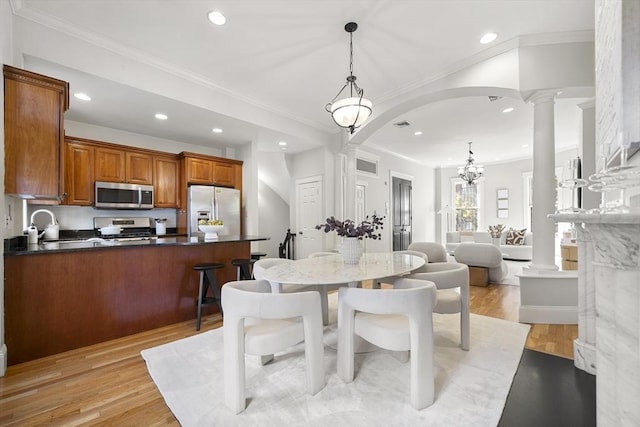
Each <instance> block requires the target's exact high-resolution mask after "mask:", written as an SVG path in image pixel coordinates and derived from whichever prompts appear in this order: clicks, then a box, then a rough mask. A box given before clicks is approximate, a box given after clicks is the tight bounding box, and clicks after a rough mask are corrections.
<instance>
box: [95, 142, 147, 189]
mask: <svg viewBox="0 0 640 427" xmlns="http://www.w3.org/2000/svg"><path fill="white" fill-rule="evenodd" d="M95 180H96V181H107V182H128V183H131V184H147V185H151V184H153V156H151V155H150V154H146V153H141V152H137V151H127V150H119V149H114V148H107V147H96V153H95Z"/></svg>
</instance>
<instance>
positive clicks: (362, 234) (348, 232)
mask: <svg viewBox="0 0 640 427" xmlns="http://www.w3.org/2000/svg"><path fill="white" fill-rule="evenodd" d="M383 219H384V217H379V216H377V215H375V214H374V215H371V219H369V216H368V215H367V217H366V218H365V220H364V221H362V222H361V223H360V224H359V225H356V223H355V222H354V221H353V220H351V219H345V220H344V221H340V220H339V219H336V218H335V217H333V216H331V217H330V218H327V220H326V222H325V223H324V224H318V225H316V230H323V229H324V232H325V233H328V232H330V231H335V232H336V234H337V235H338V236H342V237H357V238H358V240H362V239H364V238H367V237H368V238H370V239H374V240H375V239H380V238H381V235H380V232H378V231H377V230H382V225H383V224H382V220H383Z"/></svg>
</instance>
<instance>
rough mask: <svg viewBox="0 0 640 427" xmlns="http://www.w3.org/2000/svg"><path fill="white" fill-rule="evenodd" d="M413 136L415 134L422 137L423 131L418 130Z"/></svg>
mask: <svg viewBox="0 0 640 427" xmlns="http://www.w3.org/2000/svg"><path fill="white" fill-rule="evenodd" d="M413 134H414V135H415V136H420V135H422V131H421V130H418V131H415V132H414V133H413Z"/></svg>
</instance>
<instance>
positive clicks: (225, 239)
mask: <svg viewBox="0 0 640 427" xmlns="http://www.w3.org/2000/svg"><path fill="white" fill-rule="evenodd" d="M259 240H269V237H263V236H245V235H242V236H237V235H236V236H219V237H218V238H217V239H215V240H205V239H204V236H193V237H191V238H189V237H187V236H185V235H175V236H170V235H165V236H161V237H154V238H151V239H149V240H129V241H104V240H102V241H100V240H97V241H96V239H95V238H89V239H79V240H78V239H76V240H59V241H50V242H41V243H40V244H38V245H28V247H27V248H26V249H24V248H23V249H9V250H7V249H5V252H4V256H15V255H37V254H47V253H56V252H78V251H87V250H94V249H121V248H130V247H134V246H135V247H141V246H142V247H158V246H168V245H184V246H190V245H212V244H213V245H215V244H217V243H229V242H254V241H259Z"/></svg>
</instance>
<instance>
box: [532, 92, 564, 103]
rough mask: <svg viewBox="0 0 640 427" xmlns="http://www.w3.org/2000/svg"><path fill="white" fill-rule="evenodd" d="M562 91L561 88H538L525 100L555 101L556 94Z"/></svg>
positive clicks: (535, 101)
mask: <svg viewBox="0 0 640 427" xmlns="http://www.w3.org/2000/svg"><path fill="white" fill-rule="evenodd" d="M561 93H562V91H561V90H559V89H544V90H537V91H535V92H533V93H532V94H531V95H529V96H528V97H526V98H525V100H524V102H527V103H529V102H531V103H533V104H541V103H544V102H554V101H555V98H556V96H558V95H559V94H561Z"/></svg>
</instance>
